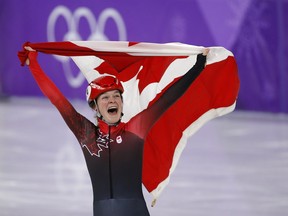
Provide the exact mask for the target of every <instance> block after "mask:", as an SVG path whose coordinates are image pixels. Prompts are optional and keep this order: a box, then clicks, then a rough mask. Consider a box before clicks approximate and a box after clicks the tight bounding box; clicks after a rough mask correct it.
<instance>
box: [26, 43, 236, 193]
mask: <svg viewBox="0 0 288 216" xmlns="http://www.w3.org/2000/svg"><path fill="white" fill-rule="evenodd" d="M24 46H30V47H32V48H33V49H35V50H37V51H39V52H44V53H48V54H56V55H63V56H70V57H71V58H72V59H73V61H74V62H75V63H76V65H77V66H78V67H79V69H80V70H81V71H82V73H83V75H84V76H85V78H86V79H87V82H88V83H89V82H91V81H92V80H94V79H95V78H97V77H99V76H101V75H104V74H110V75H114V76H117V77H118V79H119V80H120V81H121V83H122V85H123V87H124V94H123V100H124V114H125V115H124V116H123V121H124V122H127V121H129V119H130V118H132V117H133V116H134V115H136V114H137V113H139V112H141V111H142V110H144V109H146V108H147V107H149V106H150V105H151V104H152V103H153V102H155V101H156V100H157V99H159V97H161V95H162V93H163V92H165V90H166V89H167V88H168V87H169V86H170V85H173V83H174V82H175V81H176V80H177V79H178V78H179V77H181V76H183V75H184V74H185V73H186V72H187V71H188V70H189V69H190V68H191V67H193V65H194V64H195V62H196V56H197V54H199V53H202V52H203V50H204V47H201V46H192V45H188V44H182V43H167V44H159V43H135V42H123V41H66V42H47V43H26V44H25V45H24ZM209 49H210V52H209V54H208V56H207V65H206V67H205V69H204V71H203V72H201V74H200V75H199V76H198V77H197V79H196V80H195V81H194V82H193V83H192V84H191V86H190V87H189V89H188V90H187V91H186V92H185V93H184V95H183V96H182V97H181V98H179V99H178V100H177V101H176V102H175V103H174V104H173V105H172V107H170V108H169V109H168V110H167V111H166V112H165V113H164V114H163V115H162V116H161V117H160V119H159V120H158V121H157V122H156V124H155V125H154V126H153V128H152V129H151V131H150V132H149V134H148V136H147V139H146V140H145V145H144V161H143V177H142V178H143V179H142V181H143V184H144V185H145V187H146V188H147V190H148V191H149V192H150V193H151V194H152V195H153V197H154V199H156V198H157V197H158V196H159V195H160V193H161V192H162V190H163V189H164V188H165V186H166V185H167V184H168V182H169V178H170V176H171V174H172V173H173V171H174V169H175V167H176V165H177V162H178V160H179V158H180V156H181V153H182V151H183V149H184V148H185V146H186V143H187V139H188V138H189V137H190V136H192V135H193V134H194V133H195V132H196V131H197V130H198V129H199V128H201V127H202V126H203V125H204V124H205V123H206V122H208V121H209V120H211V119H213V118H216V117H218V116H222V115H225V114H227V113H230V112H232V111H233V110H234V109H235V105H236V100H237V95H238V91H239V78H238V71H237V64H236V61H235V58H234V56H233V54H232V52H230V51H229V50H227V49H225V48H223V47H209ZM26 58H27V57H26ZM26 58H25V57H23V61H22V63H23V64H24V59H26ZM191 181H192V180H191Z"/></svg>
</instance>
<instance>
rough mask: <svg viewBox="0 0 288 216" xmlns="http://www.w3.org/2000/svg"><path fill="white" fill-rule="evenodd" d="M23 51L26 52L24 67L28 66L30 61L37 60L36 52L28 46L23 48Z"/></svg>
mask: <svg viewBox="0 0 288 216" xmlns="http://www.w3.org/2000/svg"><path fill="white" fill-rule="evenodd" d="M24 49H26V50H28V51H29V53H28V58H27V59H26V61H25V63H26V65H29V64H30V59H33V60H34V59H36V58H37V52H36V50H34V49H32V48H31V47H30V46H25V47H24Z"/></svg>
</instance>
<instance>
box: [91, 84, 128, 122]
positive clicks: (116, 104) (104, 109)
mask: <svg viewBox="0 0 288 216" xmlns="http://www.w3.org/2000/svg"><path fill="white" fill-rule="evenodd" d="M122 109H123V101H122V98H121V94H120V92H119V91H118V90H112V91H107V92H105V93H103V94H101V95H100V96H99V97H98V98H97V106H96V111H98V112H100V114H101V115H102V116H103V119H104V120H105V121H106V122H107V123H109V124H115V123H117V122H118V121H119V120H120V118H121V115H122Z"/></svg>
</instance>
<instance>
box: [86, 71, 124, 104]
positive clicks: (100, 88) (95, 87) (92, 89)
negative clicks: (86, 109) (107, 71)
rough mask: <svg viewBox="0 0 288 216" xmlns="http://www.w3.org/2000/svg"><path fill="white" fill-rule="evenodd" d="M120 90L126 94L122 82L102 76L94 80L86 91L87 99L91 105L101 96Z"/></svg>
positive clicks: (111, 77)
mask: <svg viewBox="0 0 288 216" xmlns="http://www.w3.org/2000/svg"><path fill="white" fill-rule="evenodd" d="M111 90H119V91H120V93H121V94H122V93H123V92H124V89H123V86H122V84H121V83H120V81H119V80H118V79H117V78H116V77H113V76H101V77H98V78H96V79H94V80H93V81H92V82H91V83H90V84H89V85H88V86H87V89H86V99H87V101H88V103H89V104H90V103H91V102H92V101H94V100H95V99H96V98H97V97H98V96H99V95H100V94H102V93H104V92H107V91H111Z"/></svg>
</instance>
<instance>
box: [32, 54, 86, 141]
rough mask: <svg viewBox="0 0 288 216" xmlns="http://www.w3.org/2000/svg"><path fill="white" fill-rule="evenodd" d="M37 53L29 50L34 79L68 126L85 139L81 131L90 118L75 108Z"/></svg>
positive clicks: (78, 137) (80, 137) (80, 138)
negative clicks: (42, 63) (41, 63)
mask: <svg viewBox="0 0 288 216" xmlns="http://www.w3.org/2000/svg"><path fill="white" fill-rule="evenodd" d="M37 55H38V53H37V52H34V51H32V52H29V60H30V64H29V68H30V71H31V72H32V75H33V77H34V79H35V80H36V82H37V84H38V86H39V88H40V90H41V91H42V93H43V94H44V95H45V96H46V97H48V99H49V100H50V101H51V103H52V104H53V105H54V106H55V107H56V108H57V109H58V111H59V112H60V114H61V115H62V117H63V119H64V120H65V122H66V124H67V125H68V127H69V128H70V129H71V130H72V132H73V133H74V134H75V135H76V137H77V139H78V141H79V140H83V139H84V133H81V131H84V126H85V124H84V121H85V122H87V121H88V120H87V119H86V118H85V117H83V116H82V115H81V114H79V113H78V112H77V111H76V110H75V108H74V107H73V106H72V105H71V103H70V102H69V101H68V100H67V99H66V98H65V96H64V95H63V94H62V93H61V91H60V90H59V89H58V88H57V87H56V85H55V84H54V83H53V81H52V80H51V79H50V78H49V77H48V76H47V75H46V74H45V73H44V71H43V70H42V68H41V67H40V65H39V64H38V62H37ZM91 124H92V123H91ZM86 127H87V124H86ZM81 129H82V130H81Z"/></svg>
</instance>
